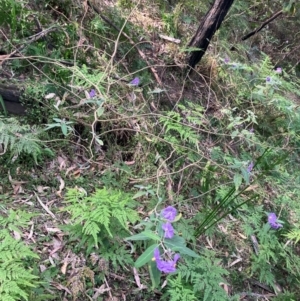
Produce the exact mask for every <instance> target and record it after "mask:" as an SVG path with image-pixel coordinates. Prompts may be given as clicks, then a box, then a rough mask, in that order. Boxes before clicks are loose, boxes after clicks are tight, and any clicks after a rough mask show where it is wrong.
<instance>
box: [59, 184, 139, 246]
mask: <svg viewBox="0 0 300 301" xmlns="http://www.w3.org/2000/svg"><path fill="white" fill-rule="evenodd" d="M65 198H66V201H67V203H69V204H70V205H69V206H67V207H66V208H65V209H64V210H65V211H68V212H69V213H70V214H71V220H72V224H73V226H74V227H75V228H76V229H77V230H76V231H78V229H81V233H82V237H81V239H83V240H88V239H87V237H86V236H88V237H93V240H94V244H95V246H96V247H98V240H99V233H102V237H106V236H107V234H108V236H109V237H113V236H114V235H119V234H120V230H121V228H122V229H125V230H128V225H127V224H128V223H129V222H131V223H134V222H136V221H137V220H138V219H139V217H138V214H137V212H136V211H135V210H133V209H131V208H130V207H129V205H130V203H132V198H131V196H130V195H128V194H126V193H124V192H120V191H116V190H107V189H106V188H103V189H97V190H96V192H95V193H94V194H93V195H91V196H85V195H84V194H83V193H82V192H81V191H79V190H78V189H69V190H68V192H67V194H66V197H65ZM75 228H74V229H75ZM71 232H72V233H73V231H72V230H71ZM77 234H78V233H77Z"/></svg>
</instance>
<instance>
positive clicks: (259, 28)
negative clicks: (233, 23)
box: [242, 10, 283, 41]
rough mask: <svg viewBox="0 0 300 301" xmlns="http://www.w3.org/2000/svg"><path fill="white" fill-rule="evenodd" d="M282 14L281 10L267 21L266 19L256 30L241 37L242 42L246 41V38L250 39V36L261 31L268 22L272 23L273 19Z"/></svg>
mask: <svg viewBox="0 0 300 301" xmlns="http://www.w3.org/2000/svg"><path fill="white" fill-rule="evenodd" d="M282 14H283V10H280V11H278V12H277V13H275V14H274V15H273V16H272V17H270V18H269V19H267V20H266V21H265V22H264V23H263V24H262V25H261V26H260V27H258V28H257V29H255V30H253V31H251V32H250V33H248V34H247V35H245V36H243V37H242V41H245V40H247V39H248V38H250V37H251V36H253V35H255V34H256V33H258V32H259V31H261V30H262V29H263V28H264V27H265V26H266V25H268V24H269V23H270V22H272V21H273V20H274V19H276V18H277V17H279V16H280V15H282Z"/></svg>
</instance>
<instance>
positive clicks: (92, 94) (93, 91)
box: [89, 89, 96, 98]
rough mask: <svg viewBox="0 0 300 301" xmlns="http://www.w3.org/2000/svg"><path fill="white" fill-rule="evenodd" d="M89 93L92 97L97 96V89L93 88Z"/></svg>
mask: <svg viewBox="0 0 300 301" xmlns="http://www.w3.org/2000/svg"><path fill="white" fill-rule="evenodd" d="M89 95H90V98H93V97H95V96H96V91H95V89H92V90H91V91H90V93H89Z"/></svg>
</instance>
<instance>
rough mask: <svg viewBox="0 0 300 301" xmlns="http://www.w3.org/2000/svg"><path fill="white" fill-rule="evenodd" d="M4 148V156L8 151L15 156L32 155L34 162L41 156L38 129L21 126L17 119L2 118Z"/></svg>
mask: <svg viewBox="0 0 300 301" xmlns="http://www.w3.org/2000/svg"><path fill="white" fill-rule="evenodd" d="M1 144H2V146H3V151H2V154H4V153H6V152H7V151H8V150H10V151H11V152H12V154H13V155H19V154H21V153H22V152H24V153H27V154H29V155H32V156H33V158H34V160H35V161H37V157H38V156H39V155H40V154H41V150H42V148H41V141H40V139H39V138H38V129H37V128H36V127H30V126H29V125H24V124H20V122H19V121H18V120H17V119H16V118H4V117H1V116H0V145H1Z"/></svg>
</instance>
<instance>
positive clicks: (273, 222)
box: [268, 212, 282, 229]
mask: <svg viewBox="0 0 300 301" xmlns="http://www.w3.org/2000/svg"><path fill="white" fill-rule="evenodd" d="M268 223H269V225H270V227H271V228H273V229H278V228H281V227H282V225H281V224H279V223H277V216H276V214H275V213H273V212H272V213H270V214H269V215H268Z"/></svg>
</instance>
